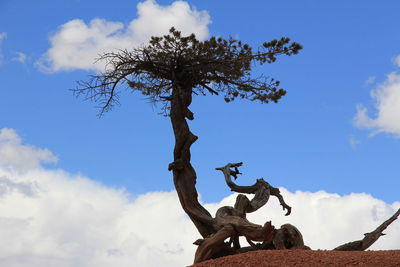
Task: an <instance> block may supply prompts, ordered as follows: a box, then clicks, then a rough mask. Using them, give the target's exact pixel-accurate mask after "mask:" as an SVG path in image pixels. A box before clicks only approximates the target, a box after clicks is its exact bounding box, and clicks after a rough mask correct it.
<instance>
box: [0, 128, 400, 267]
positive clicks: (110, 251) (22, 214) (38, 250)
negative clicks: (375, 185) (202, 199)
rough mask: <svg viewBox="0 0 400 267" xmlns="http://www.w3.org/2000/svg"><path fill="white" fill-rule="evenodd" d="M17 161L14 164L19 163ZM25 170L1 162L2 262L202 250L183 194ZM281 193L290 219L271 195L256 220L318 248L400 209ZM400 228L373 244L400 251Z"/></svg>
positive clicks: (91, 260)
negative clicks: (132, 191)
mask: <svg viewBox="0 0 400 267" xmlns="http://www.w3.org/2000/svg"><path fill="white" fill-rule="evenodd" d="M2 136H3V139H5V138H7V136H8V137H9V138H8V139H12V140H18V142H14V143H13V144H14V146H15V148H16V150H18V149H20V148H21V146H22V147H23V145H21V141H20V138H18V136H16V134H15V131H14V132H13V131H11V130H10V129H7V130H6V131H4V129H3V130H2ZM31 148H32V147H26V149H28V150H29V149H31ZM2 149H3V147H0V152H1V151H2ZM31 155H32V157H33V160H36V159H37V156H36V155H35V154H31ZM21 160H26V158H24V159H21ZM10 163H12V164H14V165H15V160H11V162H10ZM24 170H25V171H24V172H17V171H16V169H10V168H8V169H7V168H4V167H0V236H1V237H2V238H1V239H0V266H7V267H25V266H26V267H28V266H29V267H41V266H57V267H71V266H74V267H109V266H118V267H128V266H132V265H134V266H146V267H147V266H166V267H169V266H171V267H172V266H187V265H189V264H191V262H192V260H193V256H194V252H195V249H196V247H195V246H194V245H192V242H193V241H194V240H196V239H197V238H199V234H198V233H197V232H196V230H195V228H194V226H193V225H192V223H191V221H190V220H189V219H188V217H187V216H186V215H185V214H184V213H183V211H182V209H181V207H180V204H179V201H178V198H177V195H176V192H174V191H173V192H151V193H147V194H143V195H140V196H138V197H136V198H134V199H132V196H130V195H129V194H128V193H127V192H125V191H124V190H119V189H115V188H110V187H106V186H104V185H101V184H99V183H97V182H95V181H93V180H91V179H89V178H87V177H83V176H80V175H72V174H69V173H67V172H65V171H62V170H48V169H45V168H35V169H29V170H27V169H26V168H24ZM221 179H222V178H221ZM281 192H282V194H283V195H284V197H285V199H286V202H287V203H288V204H289V205H291V206H292V207H293V211H292V214H291V215H290V216H288V217H285V216H283V214H284V212H283V211H282V209H281V207H280V206H279V203H278V201H277V200H276V199H275V198H271V199H270V201H269V202H268V204H267V205H266V207H263V208H262V209H261V210H260V211H259V212H256V213H255V214H250V215H249V219H250V220H251V221H254V222H257V223H260V224H263V223H264V222H265V221H267V220H272V223H273V224H274V225H275V226H277V227H279V226H280V225H281V224H284V223H292V224H294V225H296V226H297V227H298V228H299V229H300V230H301V232H302V233H303V236H304V239H305V241H306V243H307V244H308V245H309V246H311V247H312V248H314V249H317V248H322V249H325V248H326V249H330V248H334V247H336V246H338V245H341V244H343V243H345V242H348V241H353V240H357V239H361V238H362V237H363V233H365V232H369V231H371V230H373V229H375V228H376V227H377V226H378V225H379V224H380V223H382V222H383V221H384V220H386V219H387V218H388V217H390V216H391V215H392V214H393V213H394V211H395V209H397V208H399V207H400V202H396V203H394V204H392V205H389V204H386V203H384V202H383V201H380V200H378V199H375V198H373V197H371V196H370V195H367V194H351V195H347V196H339V195H336V194H329V193H326V192H323V191H319V192H315V193H310V192H301V191H297V192H295V193H292V192H289V191H287V190H285V189H284V188H281ZM234 201H235V195H234V194H232V195H230V196H228V197H226V198H225V199H223V200H222V201H221V202H220V203H211V204H207V205H206V207H207V208H208V209H209V210H210V211H211V212H212V213H215V211H216V210H217V208H218V207H221V206H224V205H233V204H234ZM399 226H400V221H396V222H394V223H393V224H392V225H391V226H390V227H389V229H387V231H386V233H387V234H388V235H387V236H383V237H381V239H380V240H378V241H377V242H376V244H375V245H374V246H373V249H398V248H399V247H400V241H399V240H400V227H399Z"/></svg>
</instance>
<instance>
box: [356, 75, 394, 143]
mask: <svg viewBox="0 0 400 267" xmlns="http://www.w3.org/2000/svg"><path fill="white" fill-rule="evenodd" d="M371 97H372V99H373V101H374V107H375V109H376V117H375V118H371V117H370V116H369V115H368V109H367V108H366V107H365V106H363V105H358V106H357V113H356V115H355V117H354V118H353V122H354V124H355V125H356V126H358V127H360V128H368V129H372V130H373V134H377V133H382V132H384V133H389V134H393V135H394V136H395V137H397V138H400V75H399V74H397V73H396V72H392V73H390V74H389V75H387V79H386V81H385V82H383V83H382V84H380V85H378V87H377V88H375V89H373V90H372V91H371Z"/></svg>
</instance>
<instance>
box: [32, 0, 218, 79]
mask: <svg viewBox="0 0 400 267" xmlns="http://www.w3.org/2000/svg"><path fill="white" fill-rule="evenodd" d="M137 10H138V17H137V18H136V19H134V20H132V21H131V22H130V23H129V24H128V25H124V24H123V23H121V22H111V21H107V20H104V19H101V18H96V19H93V20H91V21H90V22H89V23H88V24H86V23H85V22H84V21H82V20H80V19H74V20H71V21H69V22H67V23H65V24H63V25H61V26H60V27H59V29H58V31H57V32H56V33H55V34H54V35H53V36H51V37H50V43H51V47H50V49H49V50H48V51H47V52H46V53H45V54H44V55H43V56H42V58H41V59H40V60H39V61H38V62H37V65H38V67H39V68H40V69H41V70H42V71H45V72H57V71H71V70H76V69H83V70H96V71H102V70H104V62H98V63H94V61H95V59H96V58H98V57H99V55H100V54H102V53H105V52H110V51H114V50H116V49H125V48H126V49H131V48H132V47H135V46H139V45H141V44H142V43H145V42H147V41H148V40H149V38H150V37H151V36H158V35H162V34H166V33H167V32H168V30H169V28H171V27H172V26H174V27H175V28H176V29H178V30H180V31H182V33H183V34H191V33H195V34H196V36H197V37H198V38H199V39H204V38H206V37H207V36H208V27H207V26H208V24H209V23H210V22H211V21H210V16H209V15H208V13H207V12H206V11H197V10H196V9H195V8H193V7H190V6H189V4H188V3H187V2H184V1H175V2H173V3H172V4H171V5H169V6H160V5H158V4H157V3H156V1H154V0H146V1H145V2H142V3H139V4H138V5H137Z"/></svg>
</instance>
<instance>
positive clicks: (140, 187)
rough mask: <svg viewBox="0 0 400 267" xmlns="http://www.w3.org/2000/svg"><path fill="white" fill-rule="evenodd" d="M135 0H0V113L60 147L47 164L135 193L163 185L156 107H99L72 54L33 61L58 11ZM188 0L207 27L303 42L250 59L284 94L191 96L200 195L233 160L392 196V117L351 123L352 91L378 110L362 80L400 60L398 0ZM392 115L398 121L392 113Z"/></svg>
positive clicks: (125, 16)
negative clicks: (81, 88)
mask: <svg viewBox="0 0 400 267" xmlns="http://www.w3.org/2000/svg"><path fill="white" fill-rule="evenodd" d="M138 3H139V2H138V1H118V2H115V3H113V4H110V3H109V2H107V1H71V0H69V1H56V2H55V1H40V2H39V3H37V2H35V3H33V2H24V3H22V2H15V1H7V0H3V1H1V4H0V15H1V16H0V32H2V33H3V38H2V41H1V53H2V63H1V65H0V75H1V77H2V90H1V91H0V94H1V95H0V97H1V99H2V102H3V103H2V105H1V106H0V114H2V115H1V117H0V124H1V127H8V128H13V129H15V130H16V131H17V132H18V133H19V134H20V135H21V136H23V138H24V140H25V141H26V142H28V143H31V144H35V145H36V146H39V147H46V148H48V149H50V150H51V151H53V152H54V153H55V154H56V155H57V156H58V157H59V158H60V160H59V162H58V163H57V164H54V165H51V167H54V168H63V169H67V170H69V171H71V172H73V173H83V174H86V175H89V176H90V177H93V178H94V179H97V180H99V181H101V182H102V183H105V184H106V185H111V186H116V187H121V186H123V187H126V188H127V190H128V191H129V192H132V193H133V194H140V193H143V192H147V191H154V190H171V189H173V185H172V180H171V174H170V173H168V171H167V170H166V166H167V165H168V163H169V162H170V161H171V158H172V156H171V155H172V150H171V149H172V145H173V137H172V133H171V127H170V125H169V121H168V119H167V118H164V117H162V116H159V115H157V112H158V110H157V107H153V106H151V105H150V104H148V103H147V101H146V100H145V99H144V98H143V97H142V96H140V95H137V94H133V95H131V94H130V93H126V95H124V96H123V99H122V105H121V106H120V107H117V108H115V110H113V111H112V112H110V113H108V114H106V115H105V116H104V117H103V118H101V119H99V118H97V117H96V113H97V111H98V110H96V108H95V105H96V104H95V103H91V102H85V101H83V99H76V98H75V97H74V96H73V94H72V93H71V92H70V91H69V90H68V89H70V88H74V87H75V86H76V84H75V81H77V80H82V79H87V76H88V75H89V74H91V73H93V72H91V71H90V70H82V69H79V68H75V69H74V70H69V71H63V70H61V71H55V72H53V73H48V72H47V73H46V72H43V70H41V69H40V68H39V67H38V62H39V60H40V59H41V58H42V57H43V54H45V53H46V51H48V50H49V49H50V48H51V44H50V43H49V38H50V37H51V36H54V35H56V34H57V33H59V32H60V27H61V25H63V24H65V23H67V22H69V21H71V20H73V19H82V20H83V22H84V23H89V22H90V21H91V20H92V19H94V18H101V19H104V20H106V21H116V22H121V23H124V24H125V26H126V24H127V23H129V22H130V21H131V20H133V19H136V18H137V17H138V14H137V10H136V5H137V4H138ZM172 3H173V1H159V2H158V4H159V5H161V6H168V5H171V4H172ZM188 4H189V5H190V6H191V7H192V8H195V9H196V10H197V11H203V12H207V14H208V15H209V17H210V23H209V24H208V25H206V26H208V30H209V36H211V35H218V36H223V37H229V36H233V37H237V38H239V39H241V40H243V41H244V42H248V43H249V44H251V45H253V46H255V47H257V46H258V45H259V44H260V43H262V42H263V41H267V40H270V39H273V38H279V37H281V36H289V37H291V38H292V40H295V41H297V42H299V43H301V44H302V45H303V46H304V49H303V50H302V51H301V53H300V54H299V55H297V56H292V57H287V58H281V59H280V60H278V62H277V63H275V64H271V65H268V66H262V67H258V68H255V72H256V73H257V72H262V73H265V74H267V75H271V76H272V77H276V78H277V79H280V80H281V81H282V85H283V87H284V88H286V89H287V91H288V94H287V96H285V98H284V99H282V101H281V102H280V103H279V104H269V105H260V104H258V103H249V102H245V101H237V102H235V103H232V104H225V103H224V102H223V100H222V99H221V98H218V97H214V96H207V97H198V98H196V99H195V102H194V103H193V110H194V112H195V115H196V120H195V121H194V122H193V123H191V127H192V128H193V131H194V132H195V133H196V134H197V135H198V136H199V137H200V139H199V141H198V142H197V143H196V144H195V145H194V147H193V164H194V166H195V168H196V169H197V171H198V177H199V180H198V189H199V191H200V192H201V194H202V196H203V199H205V200H210V201H216V200H218V199H220V198H221V197H222V196H224V195H226V194H227V189H226V188H225V185H224V183H223V181H222V179H221V177H220V174H219V173H216V172H215V171H214V170H213V169H214V167H217V166H220V165H223V164H225V163H226V162H231V161H244V162H245V167H244V168H243V171H244V172H245V176H243V182H244V183H245V182H251V181H252V180H253V179H254V178H256V177H265V178H267V179H268V180H269V181H271V183H272V184H274V185H277V186H285V187H286V188H288V189H290V190H305V191H316V190H321V189H323V190H326V191H328V192H335V193H339V194H345V193H349V192H366V193H369V194H372V195H374V196H376V197H378V198H380V199H383V200H385V201H388V202H393V201H396V200H398V192H397V190H396V188H397V187H398V185H399V178H400V177H399V173H400V164H398V153H399V151H400V144H399V140H398V137H399V136H400V133H399V131H398V127H397V132H396V131H392V132H390V131H385V130H384V131H383V132H381V133H379V134H376V135H374V134H373V133H374V132H375V131H376V130H377V129H378V130H379V128H372V129H360V128H359V127H356V125H355V124H354V118H355V116H356V113H357V108H356V107H357V105H360V104H362V105H364V106H365V107H366V108H367V109H368V112H369V113H368V114H369V116H370V117H371V118H376V116H377V115H376V114H377V112H378V111H379V110H377V109H376V107H375V106H374V105H375V104H376V101H375V100H374V99H373V98H371V96H370V92H371V90H373V89H374V88H375V89H376V88H378V87H379V85H380V84H382V83H384V82H385V80H386V79H387V76H386V75H388V74H389V73H392V72H395V73H396V71H398V70H399V67H398V66H396V64H394V63H395V62H394V59H395V57H396V56H398V55H400V48H399V45H398V44H399V43H400V35H399V34H398V32H397V31H398V30H396V29H397V28H398V27H397V24H398V14H397V10H398V7H399V3H398V2H397V1H384V2H376V1H351V2H349V1H330V2H323V3H322V2H318V1H285V2H277V1H268V2H266V1H250V2H249V3H248V4H245V5H244V4H243V3H241V2H239V1H237V2H232V1H229V2H228V1H217V2H211V1H189V2H188ZM60 53H62V52H60ZM21 56H22V57H23V58H21ZM18 58H19V60H18ZM397 101H400V100H399V99H397ZM397 105H399V104H398V103H397ZM395 116H397V117H396V118H398V119H399V120H397V121H394V122H393V123H397V125H398V124H399V123H400V122H399V121H400V117H399V115H398V113H397V114H395ZM371 134H372V135H371ZM247 177H248V178H247ZM246 179H247V180H246Z"/></svg>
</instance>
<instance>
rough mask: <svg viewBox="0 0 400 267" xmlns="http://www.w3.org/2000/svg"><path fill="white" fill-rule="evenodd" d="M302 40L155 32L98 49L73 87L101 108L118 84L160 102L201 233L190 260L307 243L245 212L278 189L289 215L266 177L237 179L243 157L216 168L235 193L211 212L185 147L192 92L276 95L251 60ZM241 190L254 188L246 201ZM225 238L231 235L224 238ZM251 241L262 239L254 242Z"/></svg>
mask: <svg viewBox="0 0 400 267" xmlns="http://www.w3.org/2000/svg"><path fill="white" fill-rule="evenodd" d="M301 49H302V46H301V45H300V44H298V43H296V42H290V39H289V38H286V37H283V38H281V39H279V40H272V41H269V42H265V43H263V44H262V46H261V47H260V48H259V49H257V50H256V51H253V49H252V48H251V47H250V46H249V45H248V44H244V43H242V42H241V41H238V40H235V39H232V38H230V39H223V38H215V37H211V38H210V39H208V40H206V41H199V40H197V39H196V37H195V35H194V34H192V35H190V36H182V35H181V33H180V32H179V31H177V30H175V29H174V28H171V29H170V31H169V34H167V35H164V36H162V37H152V38H151V40H150V42H149V44H148V45H146V46H142V47H140V48H136V49H133V50H132V51H128V50H121V51H118V52H111V53H106V54H104V55H102V56H101V57H100V58H99V60H100V61H105V62H106V70H105V71H104V72H103V73H101V74H98V75H93V76H91V79H90V80H89V81H81V82H79V85H78V87H77V88H76V89H75V90H74V91H75V93H76V94H77V95H81V94H84V95H86V97H87V98H89V99H92V100H94V101H96V102H100V104H101V110H100V114H103V113H105V112H107V111H110V110H111V109H112V108H113V106H114V105H115V104H116V103H118V96H119V95H118V93H119V92H120V89H121V88H123V87H126V88H129V89H130V90H134V91H139V92H141V93H142V94H143V95H145V96H147V97H148V98H149V99H150V100H151V101H153V102H155V103H157V102H159V103H162V112H163V114H164V115H166V116H169V117H170V120H171V124H172V128H173V132H174V136H175V147H174V153H173V154H174V161H173V162H172V163H170V164H169V166H168V170H170V171H172V172H173V180H174V185H175V188H176V191H177V193H178V196H179V201H180V203H181V205H182V208H183V210H184V211H185V212H186V213H187V215H188V216H189V217H190V219H191V220H192V222H193V223H194V225H195V226H196V228H197V230H198V231H199V233H200V234H201V236H202V237H203V238H202V239H199V240H197V241H196V242H195V244H196V245H198V246H199V247H198V250H197V252H196V256H195V262H199V261H203V260H205V259H209V258H212V257H218V256H221V255H227V254H233V253H240V252H243V251H248V250H249V249H263V248H264V249H268V248H269V249H271V248H278V249H283V248H306V247H305V246H304V243H303V239H302V236H301V233H300V231H299V230H297V228H296V227H294V226H292V225H284V226H282V227H281V228H280V229H275V228H274V227H273V226H272V225H271V223H270V222H267V223H266V224H265V225H264V226H261V225H257V224H253V223H251V222H249V221H248V220H247V219H246V213H249V212H253V211H255V210H257V209H259V208H260V207H261V206H263V205H264V204H265V203H266V202H267V201H268V199H269V197H270V195H273V196H276V197H277V198H278V199H279V201H280V203H281V205H282V207H283V208H284V209H286V210H287V213H286V215H289V214H290V211H291V208H290V207H289V206H288V205H287V204H286V203H285V201H284V200H283V197H282V196H281V194H280V192H279V189H277V188H275V187H273V186H271V185H270V184H268V183H267V182H266V181H264V180H263V179H258V180H257V182H256V183H255V184H254V185H252V186H238V185H236V184H235V183H234V182H233V181H232V180H231V176H233V177H234V178H237V175H238V174H240V173H239V170H238V167H239V166H241V163H228V164H227V165H225V166H224V167H220V168H217V170H220V171H222V172H223V174H224V177H225V180H226V183H227V185H228V186H229V187H230V188H231V189H232V191H235V192H239V193H241V194H239V195H238V197H237V200H236V203H235V205H234V207H222V208H220V209H219V210H218V212H217V215H216V217H215V218H213V217H212V216H211V214H210V213H209V212H208V211H207V210H206V209H205V208H204V207H203V206H202V205H201V204H200V203H199V201H198V194H197V190H196V187H195V184H196V179H197V178H196V172H195V170H194V168H193V167H192V165H191V163H190V159H191V154H190V147H191V145H192V144H193V143H194V142H195V141H196V140H197V136H196V135H194V134H193V133H192V132H191V131H190V128H189V125H188V122H187V120H193V119H194V114H193V112H192V111H191V110H190V109H189V107H190V104H191V102H192V95H193V94H196V95H198V94H201V95H207V94H212V95H219V94H222V95H223V97H224V99H225V101H226V102H231V101H233V100H235V99H236V98H241V99H247V100H250V101H259V102H261V103H269V102H271V101H272V102H278V101H279V99H280V98H281V97H282V96H284V95H285V94H286V91H285V90H284V89H282V88H280V82H279V81H278V80H275V79H274V78H268V77H265V76H262V75H261V76H259V77H253V76H252V73H251V70H252V67H253V64H254V63H259V64H265V63H273V62H275V61H276V60H277V57H278V56H280V55H287V56H291V55H294V54H297V53H298V52H299V51H300V50H301ZM244 194H254V198H253V199H252V200H249V199H248V198H247V197H246V196H245V195H244ZM238 236H245V237H246V238H247V240H248V242H249V244H250V247H249V248H241V246H240V244H239V241H238ZM226 238H230V242H228V243H226V242H224V240H225V239H226ZM254 241H259V242H262V243H259V244H255V243H254Z"/></svg>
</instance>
